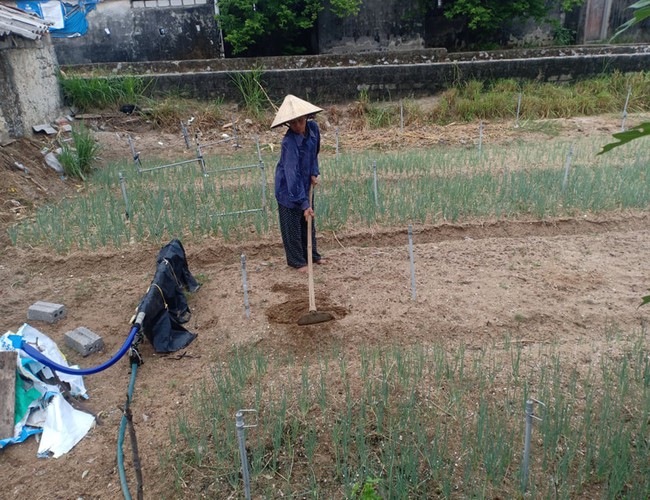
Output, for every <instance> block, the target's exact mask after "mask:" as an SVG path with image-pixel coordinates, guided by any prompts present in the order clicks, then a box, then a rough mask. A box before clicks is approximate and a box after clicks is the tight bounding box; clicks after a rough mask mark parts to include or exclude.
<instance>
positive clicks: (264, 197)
mask: <svg viewBox="0 0 650 500" xmlns="http://www.w3.org/2000/svg"><path fill="white" fill-rule="evenodd" d="M260 170H261V171H262V208H266V170H264V162H263V161H262V160H260Z"/></svg>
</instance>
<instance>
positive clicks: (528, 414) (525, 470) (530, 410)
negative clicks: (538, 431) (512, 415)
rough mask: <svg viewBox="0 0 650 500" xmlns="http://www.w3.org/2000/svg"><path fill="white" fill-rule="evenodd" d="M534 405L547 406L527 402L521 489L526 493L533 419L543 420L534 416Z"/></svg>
mask: <svg viewBox="0 0 650 500" xmlns="http://www.w3.org/2000/svg"><path fill="white" fill-rule="evenodd" d="M533 403H538V404H540V405H542V406H546V405H545V404H544V403H542V402H541V401H537V400H536V399H528V400H526V435H525V437H524V463H523V466H522V471H521V489H522V491H523V492H525V491H526V488H528V467H529V464H530V436H531V433H532V428H533V419H535V420H539V421H540V422H541V420H542V419H541V418H539V417H537V416H536V415H534V414H533Z"/></svg>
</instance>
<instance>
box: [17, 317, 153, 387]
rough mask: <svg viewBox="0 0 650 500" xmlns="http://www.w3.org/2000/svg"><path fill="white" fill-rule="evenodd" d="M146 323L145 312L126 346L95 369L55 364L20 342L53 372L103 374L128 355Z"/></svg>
mask: <svg viewBox="0 0 650 500" xmlns="http://www.w3.org/2000/svg"><path fill="white" fill-rule="evenodd" d="M143 321H144V312H138V314H137V316H136V318H135V321H134V322H133V326H132V327H131V331H130V332H129V336H128V337H127V339H126V342H124V345H123V346H122V347H121V348H120V350H119V351H118V352H117V354H116V355H115V356H113V357H112V358H111V359H109V360H108V361H106V362H105V363H102V364H101V365H99V366H95V367H93V368H70V367H69V366H63V365H60V364H58V363H55V362H54V361H52V360H51V359H49V358H48V357H46V356H43V354H42V353H41V351H39V350H38V349H36V348H35V347H33V346H31V345H29V344H28V343H27V342H25V341H24V340H21V341H20V348H21V349H22V350H23V351H25V353H26V354H27V355H28V356H29V357H30V358H32V359H35V360H36V361H38V362H39V363H43V364H44V365H45V366H47V367H48V368H51V369H52V370H55V371H58V372H62V373H68V374H70V375H92V374H93V373H97V372H101V371H102V370H106V368H108V367H109V366H112V365H114V364H115V363H117V361H118V360H119V359H120V358H121V357H122V356H124V354H126V351H128V350H129V348H130V347H131V344H132V343H133V339H135V336H136V335H137V333H138V332H139V331H140V329H141V328H142V322H143Z"/></svg>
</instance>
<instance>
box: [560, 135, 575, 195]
mask: <svg viewBox="0 0 650 500" xmlns="http://www.w3.org/2000/svg"><path fill="white" fill-rule="evenodd" d="M571 156H573V145H571V147H569V154H568V155H567V156H566V163H565V164H564V180H563V181H562V191H564V190H565V189H566V187H567V185H568V183H569V170H570V168H571Z"/></svg>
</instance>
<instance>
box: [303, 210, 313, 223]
mask: <svg viewBox="0 0 650 500" xmlns="http://www.w3.org/2000/svg"><path fill="white" fill-rule="evenodd" d="M303 215H304V216H305V220H306V221H309V219H310V218H313V217H314V209H313V208H311V207H309V208H306V209H305V211H304V212H303Z"/></svg>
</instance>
